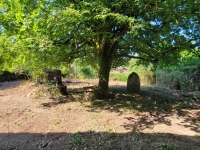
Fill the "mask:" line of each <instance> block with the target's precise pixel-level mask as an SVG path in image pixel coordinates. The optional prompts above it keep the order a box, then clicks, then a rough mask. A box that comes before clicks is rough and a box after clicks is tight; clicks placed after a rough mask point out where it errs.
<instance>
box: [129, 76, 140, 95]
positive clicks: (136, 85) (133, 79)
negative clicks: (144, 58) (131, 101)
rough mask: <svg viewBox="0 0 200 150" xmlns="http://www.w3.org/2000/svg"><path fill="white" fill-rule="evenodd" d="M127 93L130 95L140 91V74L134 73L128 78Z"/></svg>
mask: <svg viewBox="0 0 200 150" xmlns="http://www.w3.org/2000/svg"><path fill="white" fill-rule="evenodd" d="M127 91H128V92H130V93H135V92H139V91H140V78H139V76H138V74H137V73H135V72H132V73H131V74H130V75H129V76H128V81H127Z"/></svg>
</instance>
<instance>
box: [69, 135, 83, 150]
mask: <svg viewBox="0 0 200 150" xmlns="http://www.w3.org/2000/svg"><path fill="white" fill-rule="evenodd" d="M69 139H70V148H71V149H77V147H78V146H81V145H85V144H86V140H85V138H84V136H83V135H81V133H76V134H72V135H71V136H70V138H69Z"/></svg>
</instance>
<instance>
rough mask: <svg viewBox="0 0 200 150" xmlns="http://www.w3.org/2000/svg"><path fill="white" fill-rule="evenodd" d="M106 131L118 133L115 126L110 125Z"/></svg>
mask: <svg viewBox="0 0 200 150" xmlns="http://www.w3.org/2000/svg"><path fill="white" fill-rule="evenodd" d="M106 130H107V131H108V132H115V131H116V126H115V125H113V124H109V125H107V126H106Z"/></svg>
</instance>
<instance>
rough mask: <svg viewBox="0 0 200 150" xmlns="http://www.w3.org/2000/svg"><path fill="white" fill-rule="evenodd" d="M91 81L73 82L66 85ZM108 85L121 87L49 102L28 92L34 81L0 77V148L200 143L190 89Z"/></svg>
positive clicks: (198, 107) (199, 107)
mask: <svg viewBox="0 0 200 150" xmlns="http://www.w3.org/2000/svg"><path fill="white" fill-rule="evenodd" d="M76 83H77V84H76ZM94 83H95V81H93V80H91V81H90V83H87V84H86V83H84V84H83V82H74V83H71V84H69V85H68V89H69V90H71V91H73V89H75V88H77V86H78V88H80V87H81V86H83V85H91V84H94ZM111 86H113V87H115V88H116V87H117V88H116V89H118V90H119V91H121V92H118V91H116V90H114V91H115V92H116V99H109V100H107V101H103V100H96V101H93V102H88V101H83V100H82V95H78V96H77V97H75V98H74V97H72V96H71V97H68V98H66V100H65V101H64V102H62V103H55V101H58V99H53V98H52V99H49V98H47V97H34V96H31V93H32V91H34V89H37V88H38V86H36V85H34V84H27V83H26V82H23V81H15V82H4V83H1V86H0V108H1V109H0V149H3V150H4V149H19V150H21V149H27V150H28V149H34V150H35V149H51V150H52V149H53V150H54V149H55V150H56V149H124V150H125V149H127V150H128V149H138V150H139V149H146V150H149V149H152V150H153V149H162V150H163V149H164V148H166V147H168V148H172V149H194V150H199V149H200V103H199V102H200V100H199V98H198V97H195V96H196V95H192V96H191V95H189V96H185V95H184V96H183V95H181V94H180V93H177V92H176V91H169V90H163V89H159V88H150V87H142V89H141V92H140V93H139V94H134V95H130V94H128V93H126V92H125V91H124V92H123V90H124V83H120V82H112V83H111ZM186 100H187V101H186ZM168 101H169V102H170V103H169V102H168ZM188 101H189V103H188ZM169 104H170V105H169ZM171 104H173V106H172V105H171ZM157 107H159V108H157ZM161 107H162V109H160V108H161ZM166 150H167V149H166Z"/></svg>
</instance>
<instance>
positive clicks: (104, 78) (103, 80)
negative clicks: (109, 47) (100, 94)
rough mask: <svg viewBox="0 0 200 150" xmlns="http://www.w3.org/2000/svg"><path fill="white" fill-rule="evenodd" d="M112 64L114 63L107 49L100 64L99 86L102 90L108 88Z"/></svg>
mask: <svg viewBox="0 0 200 150" xmlns="http://www.w3.org/2000/svg"><path fill="white" fill-rule="evenodd" d="M111 64H112V59H111V57H109V56H107V54H106V51H105V52H104V54H103V55H102V57H101V59H100V62H99V66H100V70H99V88H100V90H101V91H106V90H108V84H109V75H110V69H111Z"/></svg>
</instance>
